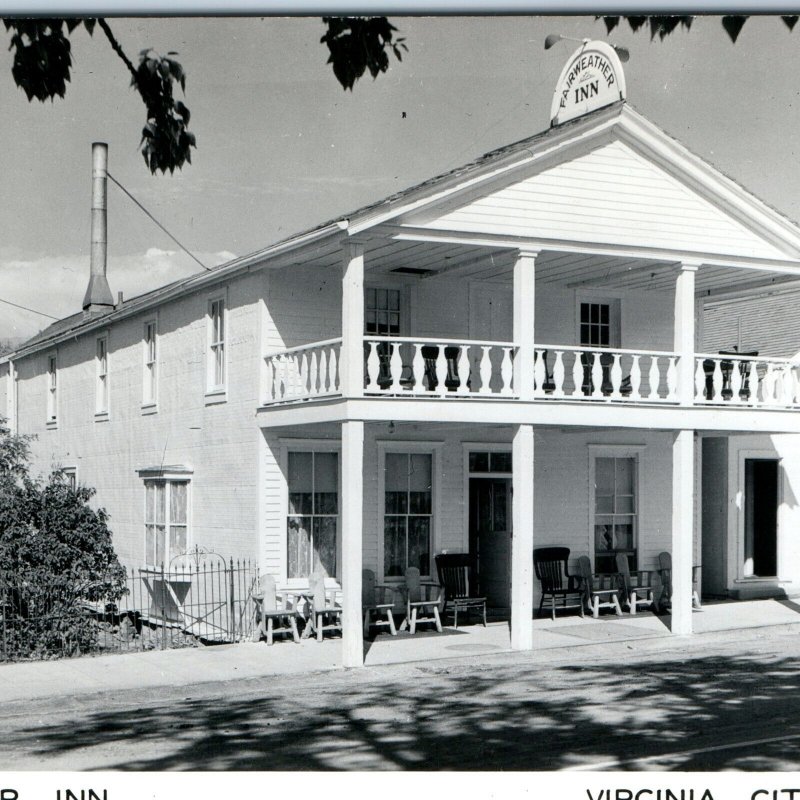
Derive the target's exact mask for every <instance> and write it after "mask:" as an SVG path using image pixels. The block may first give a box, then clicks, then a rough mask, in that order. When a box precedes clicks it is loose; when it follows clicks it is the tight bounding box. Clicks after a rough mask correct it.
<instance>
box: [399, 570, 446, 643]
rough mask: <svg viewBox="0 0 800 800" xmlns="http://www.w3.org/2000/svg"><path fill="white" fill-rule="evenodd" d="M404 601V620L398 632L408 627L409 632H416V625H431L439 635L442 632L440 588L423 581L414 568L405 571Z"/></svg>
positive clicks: (437, 585) (435, 584) (430, 582)
mask: <svg viewBox="0 0 800 800" xmlns="http://www.w3.org/2000/svg"><path fill="white" fill-rule="evenodd" d="M402 591H403V593H404V594H405V600H406V618H405V619H404V620H403V623H402V624H401V625H400V630H405V629H406V626H408V629H409V632H410V633H412V634H414V633H416V632H417V625H421V624H425V623H432V624H433V625H435V626H436V630H437V631H439V633H441V632H442V620H441V618H440V616H439V606H440V605H441V602H442V597H441V587H440V586H439V584H438V583H433V582H432V581H423V580H421V578H420V574H419V570H418V569H417V568H416V567H409V568H408V569H407V570H406V583H405V586H404V587H403V589H402Z"/></svg>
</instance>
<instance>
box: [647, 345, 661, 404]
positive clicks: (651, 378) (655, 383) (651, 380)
mask: <svg viewBox="0 0 800 800" xmlns="http://www.w3.org/2000/svg"><path fill="white" fill-rule="evenodd" d="M647 383H648V384H649V385H650V394H648V395H647V398H648V399H649V400H659V399H660V398H661V393H660V391H659V389H660V388H661V365H660V363H659V359H658V356H653V357H652V358H651V359H650V372H648V373H647Z"/></svg>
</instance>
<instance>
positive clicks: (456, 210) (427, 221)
mask: <svg viewBox="0 0 800 800" xmlns="http://www.w3.org/2000/svg"><path fill="white" fill-rule="evenodd" d="M402 222H403V223H407V224H414V225H417V226H420V227H424V228H431V229H441V230H454V231H461V232H469V233H492V234H497V235H507V236H522V237H532V238H544V239H560V240H569V241H576V242H585V243H589V244H591V243H597V244H604V245H624V246H634V247H635V246H642V247H651V248H663V249H666V250H679V251H695V252H698V253H715V254H719V255H726V256H745V257H750V258H765V259H781V258H786V257H787V253H786V252H785V251H782V250H780V249H779V248H778V247H776V246H775V245H773V244H772V243H771V242H770V241H768V240H767V239H766V238H764V237H763V236H761V235H759V234H757V233H756V232H755V231H753V230H750V229H749V228H748V227H746V226H745V225H744V224H742V223H741V222H739V221H738V220H737V219H736V218H735V217H734V216H732V215H731V214H729V213H726V212H725V211H724V210H723V209H722V208H721V207H719V206H717V205H715V204H713V203H711V202H710V201H709V200H707V199H705V198H704V197H703V196H701V195H700V194H699V193H698V192H697V191H695V190H694V189H692V188H690V187H689V186H687V185H686V184H684V183H682V182H681V181H679V180H678V179H677V178H675V177H673V176H672V175H670V174H668V173H667V172H666V171H665V170H664V169H662V168H661V167H660V166H658V165H656V164H654V163H653V162H652V161H650V160H648V159H647V158H645V157H644V156H642V155H640V154H639V153H637V152H636V151H635V150H634V149H633V148H632V147H630V146H629V145H628V144H625V143H624V142H621V141H618V140H613V141H611V142H608V143H605V144H603V145H601V146H599V147H597V148H596V149H594V150H592V151H591V152H588V153H585V154H583V155H580V156H577V157H575V158H572V159H570V160H567V161H564V162H562V163H560V164H557V165H555V166H552V167H550V168H547V169H544V170H542V171H540V172H538V173H536V174H534V175H530V176H529V177H525V178H523V179H521V180H518V181H516V182H514V183H511V184H509V185H506V186H505V187H503V188H500V189H497V190H495V191H491V192H488V193H486V194H484V195H483V196H479V197H473V198H472V199H470V200H469V201H468V202H464V203H463V204H462V205H460V206H458V207H452V206H451V207H450V208H448V209H446V210H444V209H442V210H441V211H439V212H438V213H436V212H434V211H433V210H431V209H428V210H427V211H426V212H425V215H424V217H422V216H421V215H420V216H418V215H409V216H407V217H405V218H403V220H402Z"/></svg>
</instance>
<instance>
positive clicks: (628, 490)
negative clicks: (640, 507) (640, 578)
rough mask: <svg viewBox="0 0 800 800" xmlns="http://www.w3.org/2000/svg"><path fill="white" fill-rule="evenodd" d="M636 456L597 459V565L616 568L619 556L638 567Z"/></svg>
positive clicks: (601, 568)
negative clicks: (620, 554) (621, 555)
mask: <svg viewBox="0 0 800 800" xmlns="http://www.w3.org/2000/svg"><path fill="white" fill-rule="evenodd" d="M636 494H637V486H636V458H634V457H628V456H626V457H623V458H611V457H598V458H596V459H595V462H594V554H595V563H594V568H595V571H596V572H616V571H617V567H616V557H617V554H618V553H623V554H625V555H626V556H627V557H628V564H629V565H630V568H631V570H635V569H637V530H636V529H637V522H638V519H637V497H636Z"/></svg>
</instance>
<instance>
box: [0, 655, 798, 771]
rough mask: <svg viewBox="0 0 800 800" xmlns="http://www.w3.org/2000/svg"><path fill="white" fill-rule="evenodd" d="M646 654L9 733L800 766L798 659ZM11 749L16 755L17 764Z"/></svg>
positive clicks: (180, 754)
mask: <svg viewBox="0 0 800 800" xmlns="http://www.w3.org/2000/svg"><path fill="white" fill-rule="evenodd" d="M576 657H580V652H576ZM590 657H591V656H590V655H589V654H588V653H587V654H586V656H585V658H587V659H588V658H590ZM648 658H649V659H650V661H649V663H646V664H644V663H641V664H640V663H637V661H636V659H635V657H630V656H628V657H625V656H623V657H620V659H619V660H618V661H616V662H615V661H610V662H608V663H604V664H600V665H592V664H591V663H584V664H579V665H566V666H556V667H548V666H546V665H542V664H536V665H533V664H531V665H528V664H523V665H516V666H507V665H503V666H498V667H495V668H493V667H491V665H488V664H483V665H478V666H477V667H476V666H474V665H473V666H469V667H468V666H466V665H464V664H459V665H457V666H455V667H454V666H443V665H439V666H436V665H431V666H418V667H408V668H407V669H405V670H404V671H403V679H402V680H400V681H398V680H396V679H395V677H393V676H392V677H390V675H389V674H386V675H385V678H386V680H385V681H383V682H379V680H380V678H381V673H380V672H378V671H377V670H376V671H370V674H369V675H368V676H365V675H364V674H363V673H354V672H348V673H337V674H325V675H322V674H319V675H310V676H308V675H304V676H297V677H296V678H288V679H284V678H282V679H280V680H274V679H273V680H265V681H264V684H263V692H261V693H259V694H258V695H257V696H242V695H236V694H234V693H233V692H234V690H233V689H232V688H227V689H226V691H227V692H228V693H229V696H225V697H223V696H220V697H215V698H209V699H197V700H191V699H187V700H179V701H176V702H171V703H164V704H163V705H161V706H157V707H139V708H125V709H117V710H114V709H111V710H97V711H88V712H86V713H85V714H83V715H75V714H73V715H71V716H70V717H69V719H64V720H63V721H61V720H59V721H58V722H57V723H56V724H51V725H49V726H48V727H45V728H42V727H38V728H34V727H32V726H31V724H30V722H26V723H21V724H20V727H19V728H17V729H16V730H13V731H6V729H5V727H6V726H4V731H3V737H4V739H6V741H13V742H14V747H13V750H14V752H17V753H20V754H23V753H24V754H27V755H28V756H32V757H35V758H36V759H38V760H39V761H40V763H41V765H42V766H41V767H40V768H46V765H47V762H48V759H52V758H57V757H60V758H63V757H65V756H66V757H70V756H71V755H78V754H80V753H86V752H90V753H96V754H98V756H102V754H105V756H102V757H100V758H99V760H98V761H95V762H91V760H90V759H89V760H86V759H84V761H86V763H87V764H89V763H92V764H93V766H98V767H101V768H104V769H123V770H139V769H142V770H268V769H280V770H300V769H315V770H341V769H405V770H408V769H457V770H473V769H492V770H496V769H532V770H556V769H563V768H570V767H575V766H579V765H588V764H591V763H594V764H596V765H598V766H599V767H601V768H614V769H634V770H642V769H662V770H664V769H679V770H718V769H731V768H733V769H742V770H785V769H797V768H798V766H800V725H798V723H797V722H796V721H797V720H799V719H800V713H799V712H800V664H798V663H796V661H795V660H794V659H791V658H785V657H781V658H776V657H772V656H761V655H759V654H758V653H755V652H754V653H750V654H747V655H739V656H735V657H728V656H725V657H723V656H709V657H704V658H694V659H692V660H691V661H687V662H682V661H681V660H680V659H679V657H676V656H675V655H674V654H673V655H671V656H666V655H665V656H663V658H664V659H666V660H662V661H660V662H658V661H656V662H655V663H654V661H653V659H654V658H655V659H659V658H661V657H660V656H655V657H654V656H653V654H650V655H649V656H648ZM250 692H251V694H252V685H251V688H250ZM793 726H795V727H793ZM7 733H8V734H11V735H12V736H13V739H8V738H6V737H7ZM752 740H759V742H758V744H757V745H752V744H750V745H747V746H743V745H742V743H743V742H745V741H752ZM727 744H735V745H737V746H736V747H733V748H728V747H726V746H725V745H727ZM123 754H124V755H123ZM9 755H10V754H9ZM10 757H11V759H12V760H11V761H10V762H9V761H7V760H6V759H4V761H6V763H5V764H4V767H7V768H13V766H14V762H13V755H10ZM642 757H646V758H647V760H646V761H642V760H637V759H641V758H642ZM77 763H80V760H79V761H78V762H77ZM76 768H81V767H76Z"/></svg>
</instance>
